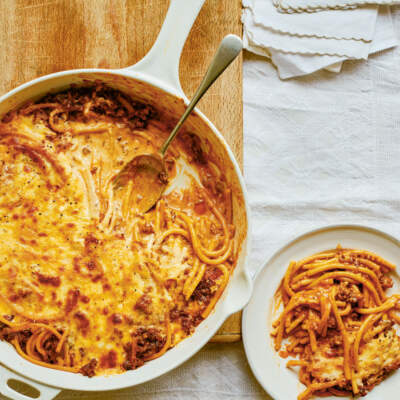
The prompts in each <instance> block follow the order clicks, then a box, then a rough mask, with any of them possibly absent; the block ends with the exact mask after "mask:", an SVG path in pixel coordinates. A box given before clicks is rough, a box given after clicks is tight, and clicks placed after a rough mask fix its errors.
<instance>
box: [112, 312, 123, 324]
mask: <svg viewBox="0 0 400 400" xmlns="http://www.w3.org/2000/svg"><path fill="white" fill-rule="evenodd" d="M110 319H111V322H112V323H113V324H120V323H122V315H121V314H112V315H111V316H110Z"/></svg>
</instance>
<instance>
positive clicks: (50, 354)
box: [42, 336, 59, 364]
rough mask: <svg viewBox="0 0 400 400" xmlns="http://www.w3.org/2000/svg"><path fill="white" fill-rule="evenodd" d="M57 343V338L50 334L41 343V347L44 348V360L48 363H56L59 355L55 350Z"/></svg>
mask: <svg viewBox="0 0 400 400" xmlns="http://www.w3.org/2000/svg"><path fill="white" fill-rule="evenodd" d="M57 345H58V339H57V338H56V337H55V336H50V337H49V338H48V339H47V340H46V341H45V342H44V344H43V348H44V349H45V350H46V357H43V356H42V357H43V358H44V361H46V362H48V363H50V364H56V363H57V357H59V354H58V353H57V352H56V349H57Z"/></svg>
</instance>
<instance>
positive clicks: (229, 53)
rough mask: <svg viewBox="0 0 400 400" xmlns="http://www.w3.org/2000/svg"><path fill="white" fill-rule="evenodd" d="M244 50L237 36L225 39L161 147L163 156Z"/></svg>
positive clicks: (229, 36) (228, 36)
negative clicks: (184, 125)
mask: <svg viewBox="0 0 400 400" xmlns="http://www.w3.org/2000/svg"><path fill="white" fill-rule="evenodd" d="M242 48H243V45H242V41H241V40H240V38H239V37H238V36H236V35H227V36H225V37H224V39H222V42H221V44H220V45H219V47H218V50H217V52H216V53H215V55H214V58H213V59H212V61H211V64H210V66H209V67H208V70H207V72H206V74H205V76H204V78H203V80H202V81H201V83H200V86H199V87H198V88H197V90H196V93H195V94H194V96H193V98H192V100H191V101H190V103H189V105H188V106H187V108H186V110H185V112H184V114H183V115H182V117H181V119H180V120H179V121H178V123H177V124H176V126H175V128H174V129H173V130H172V132H171V134H170V135H169V136H168V139H167V140H166V141H165V142H164V144H163V145H162V146H161V149H160V153H161V154H162V155H164V154H165V152H166V151H167V149H168V146H169V145H170V143H171V142H172V141H173V140H174V138H175V136H176V134H177V133H178V131H179V129H180V128H181V126H182V125H183V123H184V122H185V120H186V118H187V117H188V115H189V114H190V113H191V112H192V110H193V108H195V107H196V104H197V103H198V102H199V100H200V99H201V98H202V97H203V95H204V93H206V92H207V90H208V88H209V87H210V86H211V85H212V84H213V83H214V82H215V80H216V79H217V78H218V77H219V76H220V75H221V74H222V72H224V71H225V69H226V68H227V67H228V66H229V64H230V63H231V62H232V61H233V60H234V59H235V58H236V57H237V56H238V54H239V53H240V52H241V50H242Z"/></svg>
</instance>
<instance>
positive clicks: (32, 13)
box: [0, 0, 243, 342]
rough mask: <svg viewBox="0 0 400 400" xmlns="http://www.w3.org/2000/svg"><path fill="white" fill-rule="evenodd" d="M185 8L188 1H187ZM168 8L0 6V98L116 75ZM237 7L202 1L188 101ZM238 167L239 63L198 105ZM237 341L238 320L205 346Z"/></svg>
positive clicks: (185, 76)
mask: <svg viewBox="0 0 400 400" xmlns="http://www.w3.org/2000/svg"><path fill="white" fill-rule="evenodd" d="M187 1H190V0H187ZM168 4H169V0H1V1H0V73H1V80H0V94H1V95H2V94H4V93H6V92H7V91H9V90H10V89H12V88H14V87H16V86H18V85H20V84H21V83H24V82H27V81H29V80H31V79H33V78H36V77H38V76H41V75H45V74H49V73H52V72H57V71H62V70H66V69H74V68H96V67H101V68H120V67H125V66H128V65H132V64H134V63H135V62H136V61H138V60H140V59H141V58H142V57H143V56H144V55H145V54H146V53H147V52H148V50H149V49H150V47H151V45H152V44H153V42H154V40H155V38H156V36H157V34H158V32H159V30H160V27H161V24H162V22H163V20H164V17H165V14H166V12H167V9H168ZM240 12H241V1H240V0H206V3H205V5H204V7H203V9H202V10H201V12H200V15H199V17H198V19H197V21H196V23H195V25H194V27H193V29H192V32H191V34H190V37H189V39H188V41H187V42H186V45H185V48H184V51H183V55H182V59H181V65H180V76H181V81H182V87H183V89H184V90H185V92H186V94H187V95H188V97H190V96H191V95H192V94H193V92H194V90H195V89H196V87H197V86H198V84H199V83H200V80H201V78H202V76H203V74H204V72H205V70H206V68H207V65H208V63H209V61H210V59H211V57H212V56H213V54H214V52H215V49H216V47H217V46H218V43H219V42H220V40H221V39H222V38H223V37H224V36H225V35H226V34H228V33H236V34H238V35H241V33H242V27H241V23H240ZM199 108H200V109H201V110H202V111H203V112H204V113H205V115H207V116H208V118H209V119H210V120H211V121H213V122H214V124H215V125H216V126H217V128H219V130H220V131H221V132H222V133H223V135H224V136H225V138H226V139H227V141H228V143H229V144H230V146H231V147H232V149H233V151H234V153H235V155H236V157H237V159H238V160H239V163H240V165H242V150H243V142H242V139H243V130H242V60H241V59H239V60H237V61H235V62H234V64H233V65H232V66H231V67H229V69H228V70H227V71H226V72H225V73H224V75H223V76H222V77H221V78H220V79H219V80H218V81H217V82H216V83H215V85H214V86H213V87H212V88H211V89H210V90H209V92H208V93H207V94H206V95H205V96H204V98H203V99H202V100H201V102H200V105H199ZM239 339H240V315H238V314H237V315H234V316H232V317H231V318H229V319H228V321H227V322H226V323H225V324H224V326H223V327H222V328H221V329H220V330H219V332H218V334H217V335H216V336H215V337H214V338H213V341H219V342H224V341H235V340H239Z"/></svg>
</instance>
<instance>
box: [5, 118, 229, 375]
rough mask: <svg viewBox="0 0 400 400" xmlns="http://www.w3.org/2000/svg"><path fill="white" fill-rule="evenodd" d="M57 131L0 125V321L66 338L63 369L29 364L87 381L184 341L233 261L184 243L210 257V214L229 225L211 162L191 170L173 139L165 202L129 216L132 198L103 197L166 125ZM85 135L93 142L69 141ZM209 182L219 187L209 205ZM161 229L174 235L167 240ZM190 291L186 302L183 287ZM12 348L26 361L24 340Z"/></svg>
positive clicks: (214, 225) (76, 125) (113, 124)
mask: <svg viewBox="0 0 400 400" xmlns="http://www.w3.org/2000/svg"><path fill="white" fill-rule="evenodd" d="M59 123H60V121H59ZM64 125H65V126H66V127H67V129H66V132H65V133H63V134H55V132H54V130H52V129H50V127H49V126H48V124H47V123H45V122H44V121H42V120H40V119H39V120H38V119H37V118H34V116H33V115H23V114H21V115H17V116H16V117H15V118H13V119H12V121H10V122H8V123H5V124H3V125H2V127H1V141H0V221H1V224H0V280H1V285H0V316H3V319H4V318H5V319H6V320H11V321H12V324H13V325H14V326H19V325H21V324H23V323H27V322H29V323H31V322H34V323H38V322H41V323H44V324H48V325H49V326H51V327H54V328H55V329H57V330H58V332H60V334H61V333H63V332H67V337H66V346H67V347H68V352H69V354H70V355H69V356H68V355H67V356H65V357H66V358H65V357H64V361H60V360H59V359H57V360H56V359H54V358H53V359H51V358H49V359H48V360H45V359H43V357H42V356H41V354H40V351H39V350H40V346H39V345H37V346H36V347H35V345H34V346H33V347H32V349H33V350H32V354H31V355H32V358H37V359H38V360H42V361H43V360H44V361H46V362H47V363H49V364H60V365H64V366H68V367H74V368H76V370H77V371H79V368H82V367H83V366H85V365H86V366H87V365H89V364H90V363H91V362H92V364H91V366H92V367H94V368H95V372H94V373H95V374H104V373H119V372H122V371H124V370H125V369H131V368H135V367H137V366H140V365H141V364H142V363H143V362H144V361H146V360H147V359H151V358H152V356H157V354H158V353H159V352H160V350H161V348H162V347H163V346H164V347H165V346H166V347H170V346H174V345H176V344H177V343H178V342H179V341H180V340H182V339H183V338H185V337H187V336H188V335H189V334H190V333H191V332H193V329H194V327H195V326H196V325H197V324H198V323H199V322H200V321H201V320H202V319H203V318H204V317H205V316H206V314H207V313H205V311H207V306H209V305H210V303H212V302H213V298H214V297H216V296H219V295H220V294H221V290H223V285H225V284H226V282H224V279H225V278H226V277H225V276H224V275H223V273H222V272H223V271H225V270H226V268H228V270H229V269H231V268H232V267H233V265H234V262H235V260H234V258H233V254H232V251H229V252H225V253H227V255H226V257H225V259H224V260H223V261H221V263H218V264H217V265H209V264H207V262H204V261H202V260H200V259H199V257H198V251H197V250H196V249H195V248H194V244H193V242H194V240H197V241H198V242H199V243H200V244H198V246H200V247H199V248H201V249H202V251H203V250H204V249H205V251H206V253H207V254H208V255H207V257H209V258H210V259H217V258H218V257H217V256H218V254H217V253H218V250H219V249H220V248H221V246H223V243H224V240H225V239H226V238H225V237H224V231H223V227H222V225H221V219H220V218H219V217H218V213H219V214H220V215H222V216H223V218H224V221H225V219H226V220H228V222H229V218H230V217H229V216H228V215H227V214H228V213H229V210H230V204H228V203H227V202H226V199H227V198H228V197H227V196H225V195H226V193H227V192H226V191H227V190H229V188H228V186H227V184H226V182H225V178H224V176H223V174H221V171H220V170H219V169H217V172H218V174H219V175H218V176H216V174H215V162H213V163H212V165H213V166H212V167H211V168H209V166H208V165H207V162H206V163H205V164H204V163H203V164H201V163H196V162H195V161H194V158H193V154H192V153H191V151H190V148H189V149H188V146H187V145H186V144H185V142H184V140H176V141H175V142H174V143H173V145H172V146H171V150H170V151H169V152H168V154H167V164H168V166H169V175H170V182H169V186H168V188H167V190H166V192H165V193H164V195H163V197H162V199H161V200H160V202H159V203H158V205H157V207H156V208H155V209H153V210H151V211H150V212H149V213H147V214H145V215H135V214H134V213H133V212H132V209H131V208H130V196H131V195H132V193H134V191H135V188H134V187H133V188H132V187H129V185H126V186H123V187H120V188H118V189H114V188H113V185H112V179H113V177H114V176H115V175H116V174H117V173H118V172H119V171H120V170H121V168H122V167H123V166H124V165H125V163H127V162H128V161H129V160H130V159H132V158H133V157H134V156H135V155H136V154H140V153H148V152H154V151H156V150H157V149H158V148H159V146H160V145H161V143H162V141H163V140H164V139H165V138H166V136H167V134H168V129H167V128H166V126H165V124H164V123H163V122H161V121H158V120H155V119H153V120H150V121H149V123H148V125H147V127H146V128H144V129H132V128H130V127H128V126H126V124H124V123H121V122H119V120H118V119H113V118H111V117H110V118H106V117H104V118H102V121H101V122H100V123H99V122H98V121H96V120H91V119H88V120H87V121H85V122H81V121H67V122H64ZM88 128H89V129H92V133H89V134H88V133H86V134H79V133H78V134H76V132H79V130H82V129H86V130H87V129H88ZM208 158H209V159H212V154H210V155H209V156H208ZM210 164H211V163H210ZM176 166H180V167H179V168H177V167H176ZM182 166H186V167H185V168H182ZM190 171H194V176H193V175H191V174H190ZM199 177H200V178H199ZM206 178H207V179H208V182H210V180H211V181H214V182H213V184H212V188H211V190H205V189H204V188H202V187H201V183H200V181H201V180H202V179H203V182H204V179H206ZM177 182H185V185H184V186H182V184H178V183H177ZM215 184H218V185H220V186H221V185H222V187H223V188H224V189H223V190H222V191H221V193H222V194H221V196H220V197H219V198H217V197H215V198H214V194H215V193H217V192H216V191H215ZM208 189H209V188H208ZM182 213H183V214H185V216H187V217H189V218H190V220H191V221H192V223H193V226H194V230H195V232H196V235H197V236H196V237H194V236H193V235H192V234H191V233H190V231H189V227H188V225H187V224H186V223H185V221H184V220H183V219H182V218H180V215H181V214H182ZM227 226H228V228H229V226H230V225H227ZM171 229H172V230H176V231H177V232H178V233H173V234H166V233H168V231H169V230H171ZM229 232H230V233H229V235H230V237H229V238H227V239H229V241H231V240H232V236H233V234H232V229H231V228H230V231H229ZM196 243H197V242H196ZM231 248H232V247H231ZM213 253H216V254H217V255H214V254H213ZM228 258H229V260H228ZM227 260H228V261H227ZM222 264H223V265H222ZM219 265H222V266H221V267H219ZM224 265H225V267H224ZM224 268H225V270H224ZM199 271H202V272H203V274H202V275H201V276H200V275H199V274H200V272H199ZM221 271H222V272H221ZM196 279H197V285H194V283H196V282H195V280H196ZM225 280H226V279H225ZM193 282H194V283H193ZM192 283H193V285H194V287H192V292H191V293H189V295H190V296H189V297H188V298H186V296H185V295H184V293H183V292H184V289H183V288H184V286H185V285H186V288H188V287H189V286H190V284H192ZM193 285H192V286H193ZM220 289H221V290H220ZM185 290H186V289H185ZM187 290H189V289H187ZM215 300H216V299H215ZM209 311H210V310H208V311H207V312H209ZM39 330H40V329H39ZM43 332H44V331H43ZM168 335H169V336H170V338H168ZM5 338H6V339H7V340H12V337H7V336H5ZM48 339H49V340H48V342H49V343H50V342H51V340H50V339H51V337H49V338H48ZM19 340H20V343H21V348H22V351H25V352H28V347H29V345H28V344H26V340H27V339H26V338H25V339H24V338H23V337H22V336H20V338H19ZM167 342H168V343H167ZM13 343H14V342H13ZM46 346H47V347H48V348H51V346H50V344H46V343H44V344H43V347H44V348H45V349H46ZM132 346H133V347H132ZM135 346H136V350H132V349H133V348H135ZM140 346H141V347H140ZM138 349H139V350H140V351H141V352H140V351H139V350H138ZM53 350H54V349H53ZM46 351H47V350H46ZM65 351H67V350H65ZM132 352H136V353H135V354H132ZM68 357H69V360H68ZM135 357H136V361H137V360H139V361H140V362H137V363H136V364H135ZM93 360H94V363H93ZM80 371H81V372H82V371H83V373H85V370H84V369H81V370H80ZM86 374H88V375H92V374H93V371H92V372H89V373H87V372H86Z"/></svg>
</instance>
